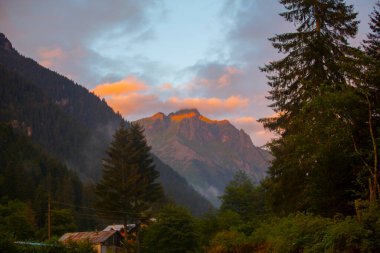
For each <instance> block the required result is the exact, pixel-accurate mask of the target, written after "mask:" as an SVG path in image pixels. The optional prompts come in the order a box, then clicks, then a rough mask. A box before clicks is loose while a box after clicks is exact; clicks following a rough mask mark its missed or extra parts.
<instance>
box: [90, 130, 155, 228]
mask: <svg viewBox="0 0 380 253" xmlns="http://www.w3.org/2000/svg"><path fill="white" fill-rule="evenodd" d="M103 166H104V170H103V177H102V179H101V181H100V182H99V183H98V184H97V186H96V194H97V197H98V198H97V202H96V205H97V207H98V209H99V210H100V211H99V214H101V215H108V217H114V218H116V219H118V220H122V221H123V222H124V224H126V222H127V221H128V220H132V221H138V220H139V219H141V218H142V217H144V216H146V215H147V213H145V214H144V212H147V211H148V210H149V209H150V207H151V205H152V204H153V203H154V202H156V201H157V200H159V199H160V198H161V197H162V188H161V185H160V184H159V183H157V182H156V179H157V178H158V176H159V173H158V172H157V171H156V170H155V169H154V164H153V160H152V158H151V154H150V147H148V146H147V143H146V140H145V137H144V135H143V130H142V128H141V127H140V126H139V125H138V124H131V126H130V128H127V127H126V125H125V124H121V125H120V128H119V129H118V130H117V131H116V132H115V134H114V140H113V141H112V143H111V144H110V146H109V148H108V150H107V157H106V158H105V159H104V162H103ZM145 218H146V217H145Z"/></svg>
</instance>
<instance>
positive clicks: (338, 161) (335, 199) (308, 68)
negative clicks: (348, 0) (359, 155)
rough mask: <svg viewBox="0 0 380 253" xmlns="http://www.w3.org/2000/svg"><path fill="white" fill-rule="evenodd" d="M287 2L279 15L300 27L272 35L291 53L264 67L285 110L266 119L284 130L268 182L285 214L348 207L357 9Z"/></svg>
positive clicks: (324, 1)
mask: <svg viewBox="0 0 380 253" xmlns="http://www.w3.org/2000/svg"><path fill="white" fill-rule="evenodd" d="M280 2H281V4H283V5H284V7H285V8H286V10H287V11H286V12H284V13H281V14H280V15H281V16H282V17H284V19H285V20H286V21H288V22H292V23H294V25H295V26H296V32H293V33H285V34H280V35H276V36H275V37H273V38H271V39H270V41H272V45H273V47H274V48H276V49H278V51H279V52H280V53H282V54H285V57H284V58H283V59H280V60H278V61H273V62H270V63H269V64H268V65H266V66H265V67H264V68H262V71H264V72H266V73H268V79H269V85H270V86H271V91H270V96H269V97H268V98H269V99H271V100H272V101H273V103H272V104H271V107H272V108H273V110H274V111H275V112H276V113H277V115H278V116H277V117H274V118H265V119H261V122H263V123H264V126H265V127H267V128H268V129H270V130H272V131H275V132H277V133H278V134H279V135H280V138H279V139H278V140H275V141H272V142H271V143H270V144H269V146H270V148H271V151H272V153H273V155H274V161H273V163H272V166H271V168H270V170H269V175H270V176H269V179H268V180H267V181H266V182H265V183H264V185H267V187H268V194H269V196H270V198H271V201H272V206H273V207H274V209H275V211H277V212H278V213H280V214H287V213H289V212H292V211H297V210H299V211H305V210H310V211H313V212H316V213H320V214H324V215H333V214H334V213H335V212H338V211H342V212H344V211H346V210H347V207H346V206H345V205H344V204H343V203H346V202H347V198H350V196H349V195H348V193H347V192H348V191H347V185H349V184H351V183H352V180H353V176H352V173H351V171H350V164H349V163H348V162H347V161H346V158H347V157H349V156H350V152H351V150H349V149H346V148H342V147H347V146H351V140H350V138H348V136H349V134H350V133H349V130H348V129H347V128H348V127H347V126H346V125H345V121H344V120H343V119H345V117H344V116H345V115H347V111H344V110H343V109H342V108H344V107H345V100H344V99H342V97H346V96H347V97H348V98H350V99H348V101H352V97H351V96H350V95H348V94H350V92H351V86H350V84H349V83H350V80H351V75H352V73H351V72H352V69H351V67H352V65H354V64H352V63H353V62H354V58H355V56H354V55H355V54H354V52H355V50H354V49H353V48H352V47H350V46H349V44H348V42H347V39H348V38H352V37H353V36H354V35H355V34H356V32H357V24H358V22H357V21H356V20H355V18H356V15H357V14H356V13H354V11H353V6H352V5H346V4H345V3H344V1H343V0H281V1H280ZM346 91H348V92H347V93H348V94H347V93H346ZM342 94H343V95H342ZM322 184H324V185H322Z"/></svg>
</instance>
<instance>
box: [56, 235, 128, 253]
mask: <svg viewBox="0 0 380 253" xmlns="http://www.w3.org/2000/svg"><path fill="white" fill-rule="evenodd" d="M59 241H60V242H62V243H68V242H85V241H88V242H90V243H91V244H93V245H94V248H95V250H96V252H97V253H111V252H112V253H118V252H121V235H120V233H119V232H118V231H117V230H109V231H96V232H76V233H66V234H64V235H62V236H61V238H59Z"/></svg>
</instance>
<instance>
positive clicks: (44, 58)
mask: <svg viewBox="0 0 380 253" xmlns="http://www.w3.org/2000/svg"><path fill="white" fill-rule="evenodd" d="M38 57H39V58H40V60H39V64H41V65H42V66H44V67H46V68H51V67H53V66H54V64H55V63H56V62H57V61H60V60H63V59H65V58H66V54H65V53H64V51H63V50H62V49H61V48H60V47H55V48H41V49H39V50H38Z"/></svg>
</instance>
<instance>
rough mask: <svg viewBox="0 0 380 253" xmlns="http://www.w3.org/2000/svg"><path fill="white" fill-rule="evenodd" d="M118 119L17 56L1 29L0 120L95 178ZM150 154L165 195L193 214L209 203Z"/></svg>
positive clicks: (74, 86) (66, 81)
mask: <svg viewBox="0 0 380 253" xmlns="http://www.w3.org/2000/svg"><path fill="white" fill-rule="evenodd" d="M122 120H123V119H122V117H121V116H120V115H119V114H117V113H115V112H114V111H113V110H112V108H110V107H109V106H108V105H107V103H106V102H105V101H104V100H101V99H99V98H98V97H97V96H95V95H94V94H92V93H91V92H89V91H88V90H87V89H86V88H84V87H82V86H80V85H78V84H76V83H74V82H73V81H71V80H69V79H68V78H66V77H64V76H62V75H59V74H57V73H56V72H54V71H51V70H49V69H46V68H44V67H42V66H40V65H39V64H38V63H37V62H35V61H34V60H32V59H29V58H26V57H24V56H22V55H20V54H19V53H18V52H17V50H16V49H14V48H13V46H12V44H11V42H10V41H9V40H8V39H7V38H6V37H5V35H4V34H2V33H0V124H4V125H6V126H11V127H12V128H13V130H14V131H16V132H17V133H18V134H22V135H25V136H27V137H28V138H29V139H30V140H31V141H33V143H34V144H37V145H38V146H41V147H42V148H43V149H44V150H45V151H46V152H47V153H49V154H50V155H52V156H54V157H56V158H58V159H59V160H60V161H62V162H63V163H64V164H66V166H67V167H68V168H70V169H71V170H73V171H76V172H77V173H79V175H80V177H81V178H82V180H84V181H89V182H96V181H97V180H99V178H100V176H101V169H102V164H101V160H102V158H103V157H104V152H105V149H106V148H107V146H108V144H109V143H110V141H111V138H112V134H113V132H114V131H115V129H116V128H117V127H118V125H119V124H120V122H121V121H122ZM0 148H2V147H0ZM154 159H155V162H156V169H157V170H158V171H159V172H160V174H161V176H160V181H161V182H162V184H163V187H164V190H165V193H166V196H167V197H168V198H169V199H171V200H173V201H174V202H176V203H177V204H180V205H183V206H186V207H187V208H189V209H190V210H191V211H192V212H193V213H194V214H201V213H204V212H206V211H207V210H208V209H209V208H210V207H211V205H210V203H209V202H208V201H207V200H205V199H204V198H203V197H202V196H200V195H199V194H198V193H197V192H195V191H194V190H193V189H192V187H190V186H189V185H188V184H187V182H186V180H185V179H183V178H182V177H181V176H179V175H178V174H177V173H176V172H175V171H173V170H172V169H171V168H170V167H169V166H167V165H166V164H164V163H163V162H161V161H160V160H159V158H156V157H155V158H154ZM19 163H20V165H19V166H20V167H21V168H20V170H22V169H25V170H30V168H31V167H30V166H29V165H28V164H27V163H26V162H23V161H19ZM2 169H4V168H3V167H1V166H0V177H1V176H4V173H5V171H2ZM18 183H22V182H18ZM0 184H1V182H0ZM0 186H1V185H0ZM0 188H1V187H0ZM10 198H12V197H11V196H10Z"/></svg>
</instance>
